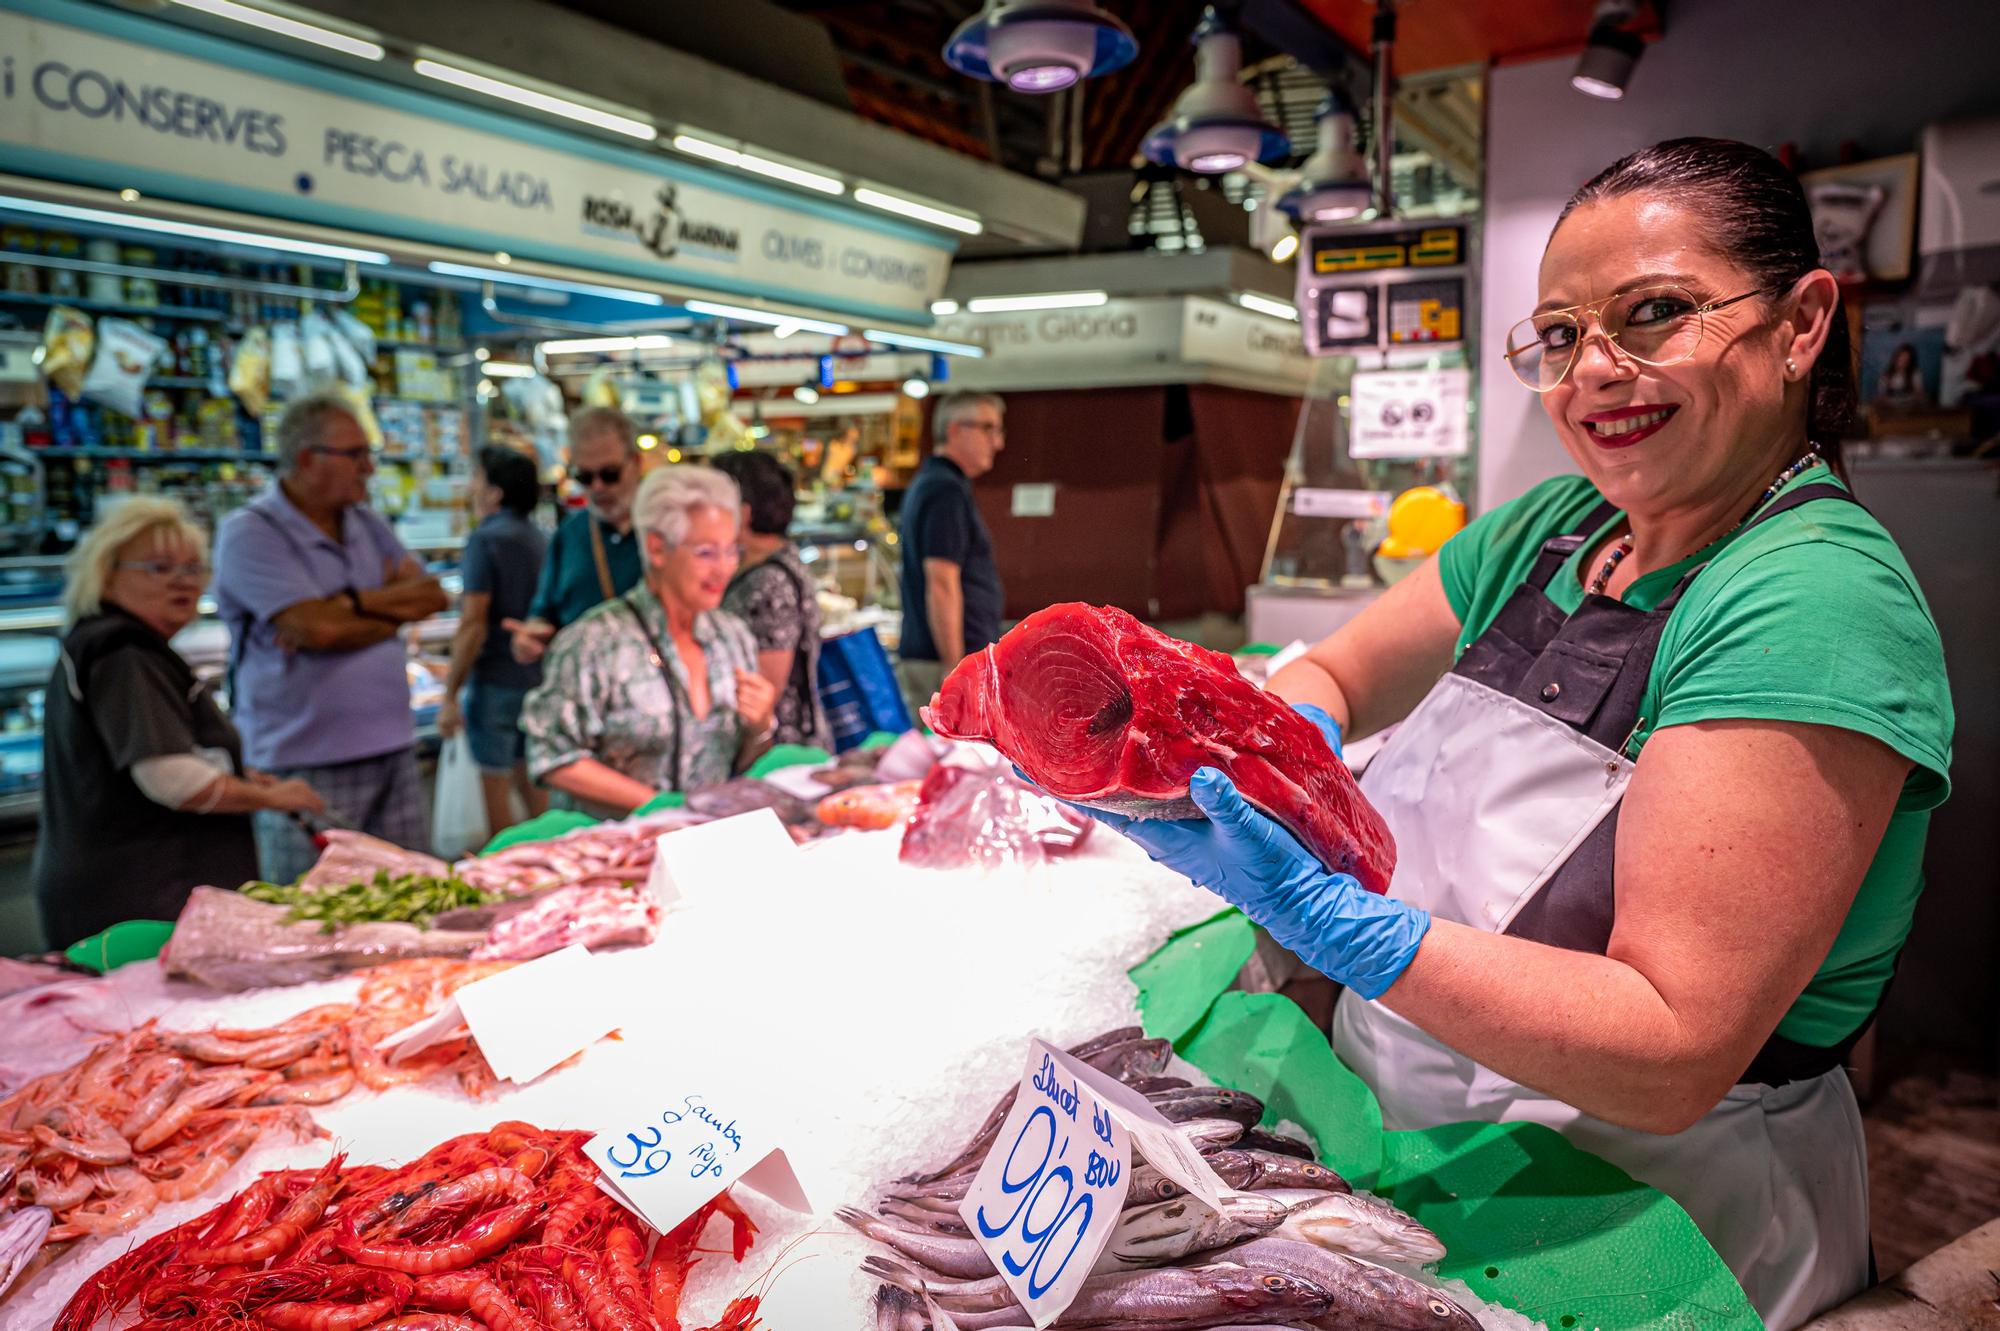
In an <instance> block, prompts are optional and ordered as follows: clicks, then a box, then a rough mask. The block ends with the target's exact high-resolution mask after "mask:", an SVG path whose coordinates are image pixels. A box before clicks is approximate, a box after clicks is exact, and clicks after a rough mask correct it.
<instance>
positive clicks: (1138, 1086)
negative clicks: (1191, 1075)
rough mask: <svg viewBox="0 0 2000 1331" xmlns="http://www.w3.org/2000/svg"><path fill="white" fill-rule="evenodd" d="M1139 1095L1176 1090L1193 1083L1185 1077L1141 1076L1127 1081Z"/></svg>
mask: <svg viewBox="0 0 2000 1331" xmlns="http://www.w3.org/2000/svg"><path fill="white" fill-rule="evenodd" d="M1129 1084H1130V1085H1131V1087H1132V1089H1133V1090H1135V1091H1137V1092H1138V1093H1139V1094H1141V1095H1156V1094H1158V1093H1159V1092H1161V1091H1178V1090H1182V1089H1184V1088H1186V1087H1189V1086H1192V1085H1194V1083H1193V1082H1191V1081H1189V1080H1188V1079H1187V1078H1185V1077H1141V1078H1139V1079H1138V1080H1137V1081H1135V1082H1131V1083H1129Z"/></svg>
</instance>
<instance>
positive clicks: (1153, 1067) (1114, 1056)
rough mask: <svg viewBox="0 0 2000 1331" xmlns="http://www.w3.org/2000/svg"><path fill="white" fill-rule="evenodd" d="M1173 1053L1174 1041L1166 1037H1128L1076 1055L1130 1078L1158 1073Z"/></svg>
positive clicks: (1106, 1071)
mask: <svg viewBox="0 0 2000 1331" xmlns="http://www.w3.org/2000/svg"><path fill="white" fill-rule="evenodd" d="M1173 1055H1174V1047H1173V1045H1171V1044H1169V1043H1168V1042H1167V1041H1165V1040H1127V1041H1125V1042H1123V1043H1121V1044H1114V1045H1110V1046H1107V1047H1106V1048H1103V1049H1098V1050H1093V1051H1092V1052H1090V1053H1088V1054H1080V1055H1077V1057H1078V1059H1079V1060H1080V1061H1082V1062H1085V1063H1088V1064H1090V1066H1092V1067H1094V1068H1096V1069H1097V1070H1098V1071H1099V1072H1102V1073H1104V1074H1105V1075H1106V1076H1108V1077H1115V1078H1117V1079H1118V1080H1119V1081H1122V1082H1132V1081H1137V1080H1138V1079H1139V1078H1141V1077H1154V1076H1158V1075H1159V1074H1160V1072H1161V1071H1162V1070H1163V1069H1164V1068H1165V1067H1166V1066H1167V1060H1168V1059H1170V1058H1172V1057H1173Z"/></svg>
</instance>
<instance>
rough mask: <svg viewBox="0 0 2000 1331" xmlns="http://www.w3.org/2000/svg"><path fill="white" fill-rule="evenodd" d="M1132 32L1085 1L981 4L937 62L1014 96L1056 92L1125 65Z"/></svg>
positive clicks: (1135, 47) (1134, 49) (1133, 49)
mask: <svg viewBox="0 0 2000 1331" xmlns="http://www.w3.org/2000/svg"><path fill="white" fill-rule="evenodd" d="M1137 54H1139V43H1138V42H1137V41H1136V40H1134V38H1133V36H1132V30H1131V29H1130V28H1128V27H1126V26H1125V25H1124V24H1123V23H1121V22H1119V21H1118V20H1117V19H1116V18H1114V17H1112V16H1111V15H1110V14H1107V13H1105V12H1104V11H1103V10H1101V9H1099V8H1098V7H1097V6H1096V5H1095V4H1093V3H1091V0H986V7H985V8H984V9H981V10H980V11H979V12H978V13H977V14H974V15H973V16H972V17H971V18H969V19H967V20H966V21H965V22H963V23H961V24H959V25H958V31H956V32H954V33H952V35H951V40H950V41H948V42H946V43H945V44H944V62H945V63H946V64H947V65H950V66H951V67H952V68H953V69H955V70H957V71H958V72H959V73H961V74H967V75H970V76H971V77H973V78H975V79H986V80H988V81H990V82H994V83H1004V84H1006V85H1007V86H1008V87H1010V88H1012V89H1013V90H1014V91H1015V92H1030V93H1035V92H1059V91H1061V90H1062V89H1064V88H1067V87H1069V86H1070V85H1071V84H1072V83H1075V82H1077V81H1078V80H1079V79H1088V78H1095V77H1097V76H1098V75H1099V74H1109V73H1110V72H1111V71H1112V70H1114V69H1121V68H1123V67H1124V66H1126V65H1129V64H1131V63H1132V57H1133V56H1135V55H1137Z"/></svg>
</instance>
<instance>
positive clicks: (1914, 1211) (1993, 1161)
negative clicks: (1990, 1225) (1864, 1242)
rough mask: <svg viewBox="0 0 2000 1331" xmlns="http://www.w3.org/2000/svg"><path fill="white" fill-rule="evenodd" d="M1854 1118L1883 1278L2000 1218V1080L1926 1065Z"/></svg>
mask: <svg viewBox="0 0 2000 1331" xmlns="http://www.w3.org/2000/svg"><path fill="white" fill-rule="evenodd" d="M1861 1117H1862V1123H1863V1130H1864V1131H1865V1132H1866V1133H1867V1136H1868V1192H1869V1206H1870V1212H1871V1213H1870V1222H1871V1223H1870V1229H1871V1230H1872V1231H1873V1234H1874V1238H1875V1262H1876V1266H1877V1268H1878V1270H1879V1274H1880V1276H1881V1278H1882V1279H1884V1280H1886V1279H1888V1278H1889V1277H1891V1276H1893V1275H1895V1274H1896V1273H1897V1272H1899V1271H1901V1270H1903V1268H1905V1267H1907V1266H1909V1265H1910V1264H1911V1263H1912V1262H1914V1261H1916V1260H1917V1259H1918V1258H1920V1257H1923V1256H1925V1255H1927V1254H1929V1253H1932V1252H1935V1251H1937V1250H1938V1249H1939V1248H1942V1247H1944V1246H1945V1245H1946V1244H1948V1243H1950V1242H1951V1241H1952V1240H1954V1239H1956V1238H1958V1237H1959V1236H1961V1235H1963V1234H1966V1233H1968V1232H1969V1231H1971V1230H1974V1229H1977V1228H1978V1227H1979V1226H1980V1225H1983V1224H1985V1223H1986V1222H1987V1221H1989V1220H1992V1219H1994V1218H1995V1217H2000V1077H1993V1076H1988V1075H1985V1074H1981V1073H1975V1072H1968V1071H1965V1070H1964V1069H1963V1068H1960V1067H1954V1066H1952V1065H1951V1064H1950V1063H1948V1062H1944V1061H1941V1060H1926V1061H1924V1062H1921V1063H1919V1064H1918V1065H1917V1066H1916V1067H1914V1068H1913V1069H1911V1070H1909V1071H1907V1072H1905V1073H1903V1074H1902V1075H1900V1076H1898V1077H1897V1078H1896V1079H1895V1080H1893V1081H1891V1082H1890V1083H1889V1084H1888V1085H1886V1086H1884V1087H1882V1088H1881V1089H1880V1091H1879V1092H1878V1093H1877V1094H1876V1095H1875V1096H1874V1098H1873V1099H1872V1100H1871V1101H1870V1102H1869V1104H1868V1105H1867V1106H1866V1107H1865V1108H1864V1109H1863V1110H1862V1114H1861Z"/></svg>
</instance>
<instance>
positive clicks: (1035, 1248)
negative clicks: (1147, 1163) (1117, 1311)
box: [959, 1040, 1132, 1327]
mask: <svg viewBox="0 0 2000 1331" xmlns="http://www.w3.org/2000/svg"><path fill="white" fill-rule="evenodd" d="M1092 1075H1093V1074H1092V1073H1091V1072H1090V1071H1089V1069H1087V1068H1084V1067H1083V1066H1082V1065H1080V1064H1077V1063H1075V1062H1074V1061H1073V1060H1071V1059H1070V1058H1069V1056H1068V1055H1066V1054H1064V1053H1062V1052H1061V1051H1059V1050H1056V1049H1053V1048H1051V1047H1050V1046H1048V1045H1046V1044H1044V1043H1042V1042H1041V1041H1039V1040H1037V1041H1035V1042H1033V1043H1032V1044H1031V1045H1030V1047H1029V1055H1028V1065H1027V1069H1026V1071H1025V1072H1024V1074H1023V1076H1022V1078H1021V1089H1020V1092H1019V1093H1018V1094H1017V1095H1016V1096H1015V1097H1014V1107H1013V1109H1012V1110H1011V1111H1010V1112H1009V1113H1008V1115H1007V1120H1006V1122H1005V1123H1003V1124H1001V1126H1000V1133H999V1136H998V1137H996V1138H995V1139H994V1143H993V1149H992V1150H991V1151H990V1152H989V1153H988V1154H987V1156H986V1160H985V1163H984V1164H982V1165H981V1166H980V1170H979V1173H978V1175H977V1176H976V1177H975V1178H974V1179H973V1183H972V1187H971V1189H970V1190H968V1191H967V1193H966V1196H965V1201H964V1202H963V1203H962V1204H961V1205H960V1207H959V1215H960V1216H961V1217H962V1218H963V1219H964V1220H965V1223H966V1225H967V1226H968V1227H969V1228H970V1229H971V1230H972V1234H973V1237H974V1238H976V1239H978V1240H979V1243H980V1246H981V1247H983V1248H984V1249H985V1250H986V1254H987V1255H988V1256H989V1257H991V1258H992V1259H993V1265H994V1267H995V1268H996V1269H997V1270H998V1271H999V1272H1000V1276H1001V1279H1003V1280H1005V1281H1006V1283H1007V1287H1008V1288H1009V1289H1011V1290H1012V1291H1013V1292H1014V1296H1015V1298H1017V1299H1018V1300H1020V1303H1021V1306H1022V1307H1023V1308H1025V1309H1026V1310H1027V1311H1028V1314H1029V1315H1030V1316H1031V1317H1032V1318H1033V1319H1034V1323H1035V1325H1036V1326H1037V1327H1043V1326H1047V1325H1048V1324H1049V1323H1050V1322H1052V1321H1054V1320H1055V1319H1056V1317H1057V1316H1059V1315H1060V1314H1061V1312H1062V1310H1063V1309H1064V1308H1066V1307H1068V1306H1069V1303H1070V1300H1071V1299H1073V1298H1075V1297H1076V1292H1077V1289H1078V1287H1079V1286H1081V1285H1082V1284H1083V1282H1084V1280H1085V1278H1086V1277H1088V1276H1089V1275H1090V1271H1091V1268H1092V1267H1093V1266H1094V1265H1095V1264H1096V1262H1097V1257H1098V1254H1099V1253H1100V1252H1102V1251H1103V1249H1104V1245H1105V1244H1106V1243H1108V1242H1109V1241H1110V1239H1111V1231H1112V1230H1113V1229H1114V1228H1115V1227H1116V1226H1117V1223H1118V1215H1119V1212H1120V1211H1121V1210H1122V1209H1123V1207H1124V1204H1125V1191H1126V1189H1127V1188H1128V1187H1129V1186H1130V1185H1131V1177H1130V1175H1131V1162H1132V1144H1131V1139H1130V1137H1129V1136H1128V1134H1127V1133H1126V1130H1125V1127H1124V1125H1123V1124H1122V1123H1120V1122H1119V1121H1118V1119H1117V1118H1116V1117H1114V1116H1113V1114H1112V1113H1111V1112H1110V1110H1109V1109H1108V1108H1107V1107H1106V1105H1105V1104H1104V1103H1103V1102H1102V1101H1100V1100H1099V1098H1098V1096H1097V1094H1096V1092H1095V1091H1094V1090H1093V1089H1092V1088H1091V1085H1090V1078H1091V1077H1092Z"/></svg>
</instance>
